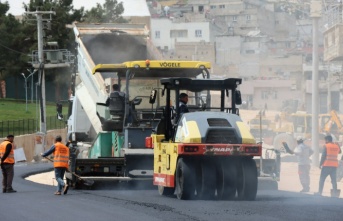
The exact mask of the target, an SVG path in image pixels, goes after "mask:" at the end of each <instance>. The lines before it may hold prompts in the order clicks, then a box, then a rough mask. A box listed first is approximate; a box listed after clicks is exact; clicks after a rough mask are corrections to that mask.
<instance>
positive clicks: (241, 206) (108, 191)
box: [0, 163, 343, 221]
mask: <svg viewBox="0 0 343 221" xmlns="http://www.w3.org/2000/svg"><path fill="white" fill-rule="evenodd" d="M49 170H52V166H51V165H50V164H46V163H40V164H18V165H16V166H15V178H14V182H13V187H14V189H16V190H17V191H18V192H17V193H0V220H1V221H13V220H17V221H24V220H32V221H33V220H34V221H40V220H48V221H55V220H56V221H62V220H63V221H69V220H73V221H88V220H96V221H101V220H106V221H107V220H120V221H125V220H127V221H135V220H137V221H138V220H139V221H153V220H178V221H182V220H194V221H198V220H199V221H200V220H211V221H219V220H242V221H246V220H254V221H256V220H263V221H269V220H287V221H293V220H294V221H295V220H301V221H303V220H311V221H313V220H320V221H323V220H330V221H335V220H337V221H338V220H339V221H341V220H343V200H342V199H338V198H330V197H319V196H313V195H309V194H301V193H294V192H286V191H275V190H259V191H258V194H257V198H256V200H255V201H204V200H195V201H181V200H178V199H176V197H164V196H160V195H159V194H158V191H157V190H156V188H155V187H153V186H152V185H150V184H142V183H140V184H142V185H134V184H131V185H128V184H127V183H126V184H123V183H121V184H117V185H114V184H111V185H109V184H108V183H102V184H98V186H97V188H96V190H86V189H84V190H73V189H70V190H69V192H68V194H67V195H61V196H55V195H53V193H54V192H55V190H56V187H53V186H48V185H42V184H38V183H34V182H31V181H27V180H25V179H24V178H25V177H26V176H28V175H32V174H35V173H40V172H45V171H49ZM259 185H260V186H263V184H262V183H260V184H259ZM134 187H137V189H134Z"/></svg>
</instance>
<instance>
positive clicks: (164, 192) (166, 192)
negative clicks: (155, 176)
mask: <svg viewBox="0 0 343 221" xmlns="http://www.w3.org/2000/svg"><path fill="white" fill-rule="evenodd" d="M174 192H175V187H165V186H160V185H159V186H158V193H159V194H160V195H161V196H172V195H174Z"/></svg>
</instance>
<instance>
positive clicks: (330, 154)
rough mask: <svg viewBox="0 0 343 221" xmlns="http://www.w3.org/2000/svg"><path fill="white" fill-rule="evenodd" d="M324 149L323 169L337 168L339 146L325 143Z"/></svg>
mask: <svg viewBox="0 0 343 221" xmlns="http://www.w3.org/2000/svg"><path fill="white" fill-rule="evenodd" d="M325 148H326V158H325V161H324V163H323V166H324V167H338V159H337V156H338V154H339V146H338V145H337V144H334V143H327V144H326V145H325Z"/></svg>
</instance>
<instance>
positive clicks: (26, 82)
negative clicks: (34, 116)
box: [21, 73, 27, 112]
mask: <svg viewBox="0 0 343 221" xmlns="http://www.w3.org/2000/svg"><path fill="white" fill-rule="evenodd" d="M21 75H22V76H23V77H24V79H25V100H26V112H27V77H26V76H25V74H24V73H21Z"/></svg>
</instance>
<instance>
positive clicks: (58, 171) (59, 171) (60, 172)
mask: <svg viewBox="0 0 343 221" xmlns="http://www.w3.org/2000/svg"><path fill="white" fill-rule="evenodd" d="M65 171H66V168H63V167H55V178H56V181H57V192H62V189H63V187H64V185H65V184H64V181H63V178H64V173H65Z"/></svg>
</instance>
